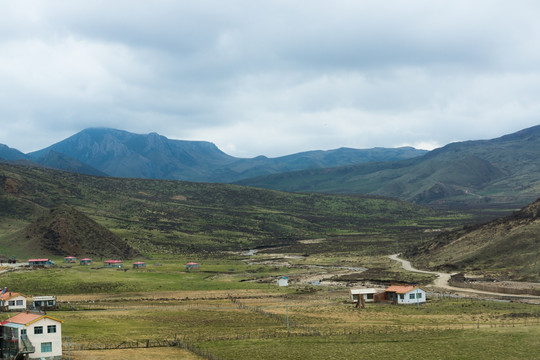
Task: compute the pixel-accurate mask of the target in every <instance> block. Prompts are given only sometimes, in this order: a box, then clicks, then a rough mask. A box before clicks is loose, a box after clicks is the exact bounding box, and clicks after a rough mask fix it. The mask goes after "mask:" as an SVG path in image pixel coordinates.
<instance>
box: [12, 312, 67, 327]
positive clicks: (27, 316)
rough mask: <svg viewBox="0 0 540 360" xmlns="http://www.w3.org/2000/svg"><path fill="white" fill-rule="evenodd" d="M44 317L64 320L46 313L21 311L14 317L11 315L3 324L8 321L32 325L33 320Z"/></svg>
mask: <svg viewBox="0 0 540 360" xmlns="http://www.w3.org/2000/svg"><path fill="white" fill-rule="evenodd" d="M42 318H48V319H52V320H55V321H58V322H63V321H62V320H58V319H55V318H53V317H50V316H48V315H45V314H36V313H29V312H23V313H19V314H17V315H15V316H13V317H10V318H9V319H7V320H5V321H3V322H2V325H4V324H7V323H14V324H21V325H30V324H31V323H33V322H36V321H38V320H41V319H42Z"/></svg>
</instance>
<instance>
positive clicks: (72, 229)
mask: <svg viewBox="0 0 540 360" xmlns="http://www.w3.org/2000/svg"><path fill="white" fill-rule="evenodd" d="M25 239H26V241H28V242H29V243H31V244H36V245H38V244H39V248H41V249H43V250H45V252H46V253H51V254H53V255H60V256H62V255H66V254H71V256H92V257H96V256H99V257H114V258H120V259H126V258H127V259H130V258H132V257H134V256H135V255H137V254H138V253H137V251H135V250H134V249H133V248H132V247H131V246H129V245H128V244H127V243H126V242H125V241H124V240H122V239H121V238H120V237H118V236H117V235H115V234H113V233H112V232H111V231H109V230H108V229H106V228H105V227H103V226H101V225H99V224H98V223H96V222H95V221H93V220H92V219H90V218H88V217H87V216H85V215H84V214H82V213H81V212H79V211H77V210H75V209H74V208H72V207H70V206H67V205H60V206H57V207H54V208H52V209H51V210H49V211H45V213H44V215H43V216H41V217H39V218H38V219H37V220H36V221H35V222H33V223H32V224H30V226H28V227H27V228H26V234H25Z"/></svg>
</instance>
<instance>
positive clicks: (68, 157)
mask: <svg viewBox="0 0 540 360" xmlns="http://www.w3.org/2000/svg"><path fill="white" fill-rule="evenodd" d="M0 158H3V159H5V160H9V161H15V162H30V161H31V162H33V163H36V164H40V165H41V166H47V167H52V168H56V169H62V170H66V171H70V172H76V173H83V174H89V175H97V176H107V175H108V176H114V177H130V178H151V179H169V180H184V181H196V182H212V183H236V184H240V185H246V186H252V187H260V188H267V189H272V190H282V191H290V192H291V191H292V192H324V193H347V194H370V195H380V196H388V197H397V198H400V199H404V200H407V201H412V202H415V203H418V204H423V205H429V206H436V207H447V208H448V207H450V208H468V209H471V208H482V209H485V208H486V207H489V208H497V207H504V208H505V210H506V211H509V210H511V209H516V208H519V207H522V206H524V205H525V204H527V203H530V202H531V201H533V200H535V199H536V198H537V197H538V194H539V193H540V162H539V161H538V160H537V159H539V158H540V126H535V127H531V128H528V129H524V130H521V131H518V132H516V133H514V134H510V135H506V136H502V137H500V138H496V139H491V140H473V141H465V142H456V143H452V144H448V145H446V146H444V147H442V148H439V149H435V150H433V151H430V152H427V151H425V150H417V149H414V148H410V147H403V148H394V149H388V148H373V149H364V150H361V149H349V148H340V149H336V150H329V151H321V150H319V151H308V152H302V153H297V154H291V155H288V156H282V157H278V158H267V157H265V156H258V157H255V158H251V159H245V158H236V157H233V156H230V155H228V154H226V153H224V152H223V151H221V150H220V149H218V148H217V147H216V146H215V145H214V144H212V143H210V142H204V141H182V140H170V139H167V138H166V137H164V136H162V135H158V134H156V133H151V134H147V135H140V134H133V133H129V132H126V131H122V130H115V129H108V128H90V129H86V130H83V131H81V132H79V133H77V134H75V135H73V136H71V137H69V138H67V139H65V140H63V141H60V142H58V143H56V144H54V145H51V146H49V147H47V148H45V149H42V150H39V151H36V152H32V153H29V154H23V153H21V152H20V151H17V150H15V149H11V148H9V147H7V146H5V145H4V146H0Z"/></svg>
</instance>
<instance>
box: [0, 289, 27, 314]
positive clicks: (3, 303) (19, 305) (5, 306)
mask: <svg viewBox="0 0 540 360" xmlns="http://www.w3.org/2000/svg"><path fill="white" fill-rule="evenodd" d="M0 309H2V311H23V310H26V297H24V296H23V295H21V294H20V293H16V292H11V291H6V292H4V293H2V294H1V295H0Z"/></svg>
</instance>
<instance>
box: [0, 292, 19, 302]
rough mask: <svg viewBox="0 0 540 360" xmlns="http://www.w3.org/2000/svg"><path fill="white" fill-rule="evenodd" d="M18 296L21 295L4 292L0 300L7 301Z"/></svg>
mask: <svg viewBox="0 0 540 360" xmlns="http://www.w3.org/2000/svg"><path fill="white" fill-rule="evenodd" d="M19 295H21V293H17V292H11V291H6V292H5V293H3V294H1V295H0V299H1V300H7V299H11V298H12V297H15V296H19Z"/></svg>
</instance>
